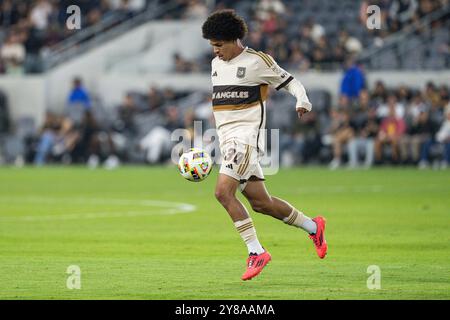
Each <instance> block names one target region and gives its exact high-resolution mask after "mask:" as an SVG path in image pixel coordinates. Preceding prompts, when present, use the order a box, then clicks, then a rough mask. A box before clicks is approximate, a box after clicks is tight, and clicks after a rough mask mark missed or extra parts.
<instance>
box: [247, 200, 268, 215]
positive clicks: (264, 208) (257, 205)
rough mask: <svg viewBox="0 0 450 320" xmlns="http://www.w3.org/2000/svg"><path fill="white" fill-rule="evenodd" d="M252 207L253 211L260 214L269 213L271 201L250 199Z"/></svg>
mask: <svg viewBox="0 0 450 320" xmlns="http://www.w3.org/2000/svg"><path fill="white" fill-rule="evenodd" d="M251 205H252V209H253V211H255V212H258V213H262V214H270V213H271V212H272V202H271V201H269V200H267V201H260V200H257V201H252V203H251Z"/></svg>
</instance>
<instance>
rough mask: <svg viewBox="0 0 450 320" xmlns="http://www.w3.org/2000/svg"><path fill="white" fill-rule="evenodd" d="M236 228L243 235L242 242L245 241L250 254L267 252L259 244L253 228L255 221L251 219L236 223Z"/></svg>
mask: <svg viewBox="0 0 450 320" xmlns="http://www.w3.org/2000/svg"><path fill="white" fill-rule="evenodd" d="M234 226H235V227H236V229H237V231H238V232H239V234H240V235H241V237H242V240H244V242H245V244H246V245H247V249H248V253H249V254H250V253H256V254H261V253H263V252H264V251H265V250H264V249H263V247H262V246H261V244H260V243H259V240H258V236H257V235H256V230H255V227H254V226H253V221H252V219H251V218H248V219H245V220H241V221H236V222H235V223H234Z"/></svg>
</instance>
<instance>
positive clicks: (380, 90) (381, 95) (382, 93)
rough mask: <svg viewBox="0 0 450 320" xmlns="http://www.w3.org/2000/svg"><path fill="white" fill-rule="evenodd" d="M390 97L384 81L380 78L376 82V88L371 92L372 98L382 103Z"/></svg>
mask: <svg viewBox="0 0 450 320" xmlns="http://www.w3.org/2000/svg"><path fill="white" fill-rule="evenodd" d="M387 97H388V92H387V89H386V86H385V85H384V83H383V82H382V81H380V80H378V81H377V82H376V83H375V89H373V90H372V92H371V94H370V100H371V101H373V102H374V103H375V104H377V105H380V104H382V103H385V102H386V100H387Z"/></svg>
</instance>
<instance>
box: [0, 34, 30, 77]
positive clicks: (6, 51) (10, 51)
mask: <svg viewBox="0 0 450 320" xmlns="http://www.w3.org/2000/svg"><path fill="white" fill-rule="evenodd" d="M0 50H1V51H0V57H1V59H2V60H3V61H4V64H5V70H6V73H9V74H22V73H23V71H24V70H23V63H24V61H25V55H26V52H25V46H24V45H23V42H22V41H21V38H20V35H19V33H18V32H16V31H12V32H11V33H10V34H9V36H8V37H7V39H6V41H5V43H4V44H3V46H2V47H1V49H0Z"/></svg>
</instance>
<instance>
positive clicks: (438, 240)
mask: <svg viewBox="0 0 450 320" xmlns="http://www.w3.org/2000/svg"><path fill="white" fill-rule="evenodd" d="M216 177H217V168H215V171H214V172H213V174H212V175H211V176H210V177H208V178H207V179H206V180H205V181H204V182H202V183H191V182H188V181H185V180H183V179H182V178H181V176H180V175H179V174H178V172H177V169H176V167H175V166H173V167H170V168H167V167H123V168H120V169H118V170H114V171H106V170H103V169H97V170H88V169H86V168H84V167H49V168H27V167H26V168H22V169H17V168H5V167H4V168H0V299H274V300H277V299H289V300H291V299H449V298H450V171H449V170H447V171H432V170H429V171H418V170H414V169H401V168H400V169H391V168H383V169H373V170H367V171H363V170H361V171H348V170H341V171H333V172H331V171H328V170H326V169H321V168H296V169H281V170H280V172H279V173H278V174H277V175H274V176H268V177H267V187H268V190H269V192H271V193H272V195H275V196H278V197H282V198H284V199H285V200H287V201H289V202H291V203H292V204H293V205H295V206H296V207H297V208H299V209H301V210H303V211H304V212H305V213H306V214H307V215H309V216H311V217H313V216H315V215H318V214H321V215H324V216H325V217H326V218H327V222H328V223H327V233H326V236H327V241H328V245H329V251H328V255H327V257H326V258H325V259H324V260H320V259H319V258H318V257H317V255H316V253H315V250H314V247H313V244H312V242H311V240H310V239H308V237H307V235H306V233H304V232H303V231H302V230H300V229H296V228H294V227H289V226H287V225H285V224H283V223H282V222H280V221H278V220H275V219H273V218H271V217H268V216H263V215H260V214H257V213H253V212H251V215H252V217H253V220H254V222H255V225H256V230H257V233H258V236H259V239H260V241H261V242H262V244H263V245H264V246H265V247H266V248H267V249H268V250H269V251H270V252H271V254H272V258H273V260H272V261H271V263H269V265H268V266H267V268H265V270H264V271H263V273H262V274H261V275H260V276H259V277H257V278H255V279H254V280H252V281H247V282H243V281H241V280H240V276H241V274H242V273H243V272H244V269H245V259H246V255H247V252H246V247H245V245H244V244H243V242H242V240H241V238H240V237H239V235H238V233H237V232H236V231H235V229H234V226H233V224H232V222H231V220H230V218H229V217H228V215H227V213H226V212H225V211H224V209H222V207H221V206H220V205H219V204H218V203H217V202H216V200H215V198H214V186H215V181H216ZM240 197H241V196H240ZM245 205H246V206H247V208H249V206H248V204H247V203H245ZM70 265H76V266H79V268H80V270H81V276H80V279H81V289H68V288H67V279H68V277H70V275H69V274H67V273H66V271H67V268H68V267H69V266H70ZM371 265H376V266H378V267H379V269H380V272H381V282H380V285H381V288H380V289H372V290H370V289H368V287H367V280H368V278H369V277H370V276H371V274H370V273H368V272H367V271H368V270H367V269H368V267H369V266H371Z"/></svg>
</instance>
